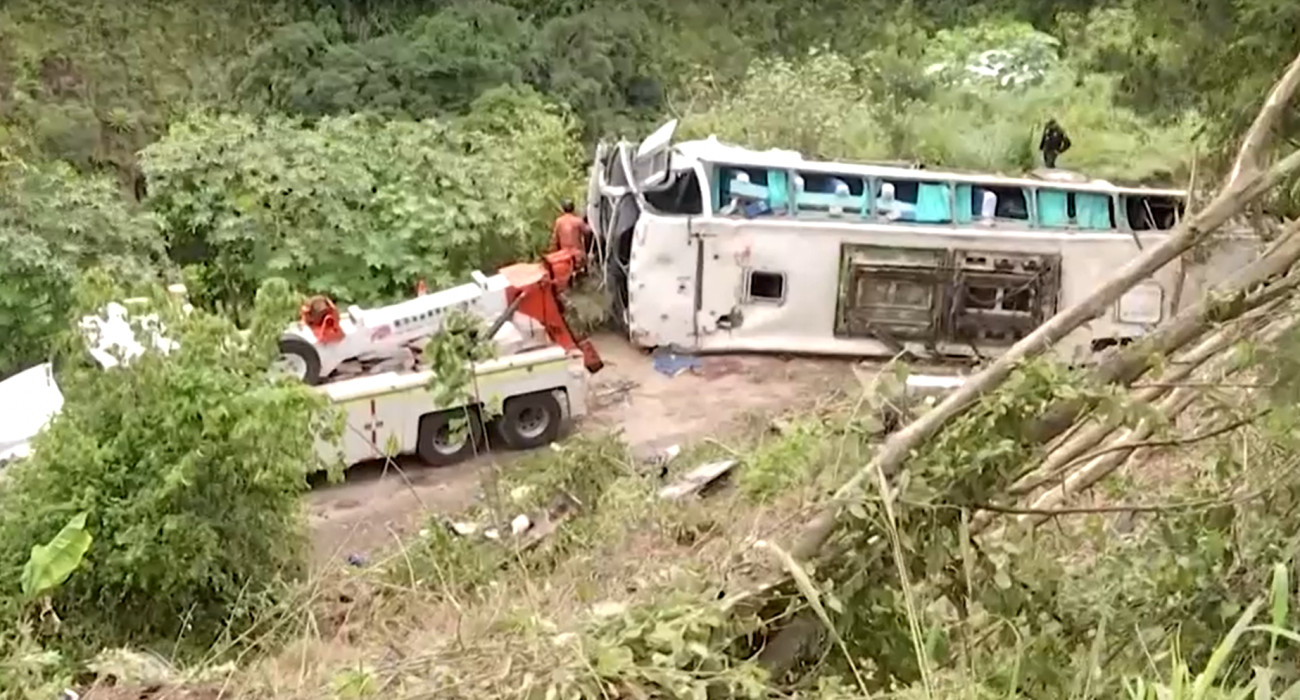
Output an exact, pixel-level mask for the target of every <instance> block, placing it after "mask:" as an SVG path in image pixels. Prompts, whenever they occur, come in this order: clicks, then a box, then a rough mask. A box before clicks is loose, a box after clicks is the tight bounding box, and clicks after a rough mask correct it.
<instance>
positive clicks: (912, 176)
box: [673, 136, 1187, 199]
mask: <svg viewBox="0 0 1300 700" xmlns="http://www.w3.org/2000/svg"><path fill="white" fill-rule="evenodd" d="M673 148H674V150H676V151H677V152H678V153H680V154H681V155H683V156H686V157H687V158H694V159H696V160H700V161H703V162H706V163H715V164H718V165H738V166H756V167H761V168H780V169H797V170H803V171H808V172H818V173H825V174H828V175H835V174H843V175H860V176H875V177H887V178H890V179H897V180H942V181H948V182H959V183H971V184H992V185H1006V186H1011V187H1032V188H1037V189H1061V190H1070V191H1074V192H1104V193H1107V194H1112V193H1114V194H1141V195H1147V196H1157V197H1177V198H1180V199H1181V198H1186V197H1187V192H1186V191H1184V190H1177V189H1162V188H1152V187H1125V186H1120V185H1115V184H1113V183H1110V182H1107V181H1105V180H1096V179H1094V180H1083V181H1070V180H1053V179H1044V178H1035V177H1007V176H1004V175H996V174H992V173H989V174H980V173H961V172H956V171H952V170H929V169H920V168H908V167H902V166H897V165H883V164H864V163H841V162H835V161H818V160H808V159H806V158H804V157H803V154H801V153H799V152H798V151H791V150H785V149H775V148H773V149H768V150H764V151H758V150H753V149H749V148H744V147H741V146H733V145H731V144H727V143H723V142H721V141H719V140H718V139H717V137H716V136H710V137H709V138H707V139H701V140H695V141H683V142H681V143H678V144H676V145H674V147H673Z"/></svg>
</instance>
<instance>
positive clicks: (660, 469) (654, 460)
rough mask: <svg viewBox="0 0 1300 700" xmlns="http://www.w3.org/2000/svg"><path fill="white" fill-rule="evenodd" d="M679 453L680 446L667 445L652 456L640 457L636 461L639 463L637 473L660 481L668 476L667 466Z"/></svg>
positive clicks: (680, 451) (680, 450)
mask: <svg viewBox="0 0 1300 700" xmlns="http://www.w3.org/2000/svg"><path fill="white" fill-rule="evenodd" d="M681 453H682V447H681V445H669V446H668V447H665V448H663V449H662V450H655V451H654V453H653V454H649V455H642V456H640V457H639V458H638V460H637V461H638V462H639V463H640V469H639V471H640V472H641V473H642V474H646V475H654V477H655V478H656V479H662V478H664V477H666V476H668V467H669V465H671V464H672V462H673V460H674V459H677V455H679V454H681Z"/></svg>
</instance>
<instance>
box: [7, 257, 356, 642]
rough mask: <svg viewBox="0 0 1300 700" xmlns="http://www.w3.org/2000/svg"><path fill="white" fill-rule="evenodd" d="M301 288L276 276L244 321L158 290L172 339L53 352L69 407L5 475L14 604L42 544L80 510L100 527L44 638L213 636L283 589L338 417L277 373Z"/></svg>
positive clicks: (12, 607)
mask: <svg viewBox="0 0 1300 700" xmlns="http://www.w3.org/2000/svg"><path fill="white" fill-rule="evenodd" d="M96 279H99V278H98V277H97V278H96ZM92 286H98V287H99V288H101V289H106V288H108V286H109V285H107V284H103V283H102V281H101V282H97V283H95V284H94V285H92V284H89V283H88V284H87V286H86V288H85V289H89V288H91V287H92ZM93 296H94V297H95V298H97V299H104V298H107V297H106V296H103V295H93ZM292 301H293V300H292V295H291V294H289V292H288V289H287V287H286V286H285V285H284V284H283V283H282V282H278V283H275V284H270V285H267V286H266V287H265V288H264V289H263V291H262V292H261V293H259V295H258V304H257V306H256V311H255V314H256V316H255V318H256V322H255V323H254V325H253V327H252V328H251V330H250V331H249V332H248V333H247V334H243V333H241V332H239V331H238V330H237V329H236V328H235V327H234V326H233V325H232V324H231V323H230V322H229V321H227V320H225V319H222V318H219V317H216V316H213V315H210V314H207V313H204V312H202V311H195V312H193V313H191V314H182V313H180V312H179V309H178V308H177V305H176V303H175V301H170V300H166V299H163V298H162V297H161V295H158V296H157V297H156V304H155V306H157V307H159V308H160V309H161V313H160V314H159V315H160V317H161V318H162V319H163V321H164V323H165V324H166V326H167V335H168V336H169V337H171V338H173V339H175V340H176V341H177V342H178V343H179V349H178V350H174V351H173V352H171V353H170V354H167V355H164V354H162V353H160V352H158V351H156V350H151V351H149V352H146V353H145V354H143V355H142V356H140V357H138V358H136V359H135V360H133V361H132V362H131V363H130V365H129V366H128V367H125V368H121V367H119V368H114V369H109V370H103V369H100V368H99V367H98V366H89V363H88V362H85V361H79V359H78V358H77V357H75V356H74V357H69V358H68V360H67V362H66V363H61V364H60V365H59V366H60V373H59V374H60V377H59V381H60V384H61V388H62V390H63V392H64V395H65V404H64V407H63V410H62V412H61V413H60V414H59V415H58V416H57V417H56V418H55V419H54V420H53V422H52V423H51V424H50V425H49V427H48V429H47V430H45V431H44V432H43V433H42V434H41V435H39V436H38V437H37V439H36V441H35V442H34V448H35V450H34V453H33V455H32V456H31V457H30V458H29V459H27V460H25V461H24V462H21V463H18V464H16V465H14V466H12V467H10V469H9V470H8V471H7V473H6V477H7V482H6V484H5V486H4V487H3V489H0V542H3V543H4V548H3V550H0V605H3V608H4V609H5V610H7V611H8V612H10V613H11V614H12V613H14V612H17V611H18V609H19V608H20V607H21V606H22V605H23V601H22V599H21V598H20V596H19V578H20V574H21V572H22V569H23V564H24V563H25V562H26V560H27V558H28V553H29V552H30V550H31V547H32V545H34V544H39V543H44V542H46V541H47V540H49V539H50V537H51V536H52V535H53V534H54V533H56V532H57V531H58V530H59V529H60V528H62V527H63V526H64V524H66V523H67V522H68V519H69V518H70V517H71V516H73V515H75V514H77V513H80V512H82V511H85V512H86V513H87V514H88V517H87V520H86V527H87V530H88V531H89V532H90V533H91V534H92V535H93V537H94V540H93V543H92V544H91V546H90V549H89V550H88V551H87V552H86V555H85V561H84V564H83V565H82V567H81V568H80V569H79V570H77V571H76V572H74V573H73V574H72V576H71V578H69V579H68V581H67V582H66V583H64V584H63V585H62V586H61V587H60V588H59V589H57V591H56V592H54V593H53V595H52V604H53V609H54V610H55V611H56V612H57V613H58V615H60V616H61V617H62V619H63V622H62V624H61V625H60V626H59V627H58V629H57V631H55V632H54V633H53V634H54V638H53V639H51V640H48V641H50V642H51V643H53V644H55V645H56V646H60V647H65V648H70V649H74V650H76V651H78V652H85V651H93V650H95V649H96V648H98V647H100V646H116V645H126V644H147V643H163V642H166V643H176V642H177V641H180V642H182V643H183V644H185V645H187V646H191V647H197V648H207V647H208V645H210V644H211V643H212V642H213V640H214V639H216V638H218V637H219V636H220V635H221V634H222V632H223V631H225V632H227V633H229V634H232V635H237V634H239V633H240V632H241V631H243V630H244V629H247V627H248V626H249V625H250V624H252V623H253V622H254V621H256V620H257V619H258V617H259V614H260V613H262V612H264V611H265V610H266V608H267V606H269V605H271V604H273V603H274V602H275V600H276V598H277V594H278V593H279V592H280V591H281V590H282V589H281V586H280V584H281V582H282V581H284V580H286V579H288V578H290V577H292V576H294V575H295V574H297V573H298V572H299V567H300V566H301V564H302V562H303V546H304V537H303V532H304V530H303V522H302V517H301V504H300V503H299V501H298V495H299V493H300V492H301V491H302V489H303V488H304V486H305V484H306V478H305V477H306V473H307V470H308V469H309V468H310V467H312V466H313V465H314V464H316V460H317V458H316V453H315V447H316V440H317V439H318V438H328V437H329V436H330V431H331V430H332V429H333V428H332V426H330V425H329V424H327V423H326V422H325V421H324V418H325V417H326V415H327V414H326V413H325V412H323V411H322V399H321V398H320V397H319V395H318V394H316V393H315V392H312V391H310V390H309V389H307V388H306V387H304V386H302V385H300V384H296V383H293V382H291V381H290V380H286V379H278V380H273V379H270V378H268V374H267V370H266V368H267V367H268V366H269V362H270V361H271V358H272V357H273V355H274V352H275V341H276V338H277V337H278V332H279V331H280V329H281V327H282V325H283V321H284V318H285V313H284V312H285V311H286V310H287V307H289V305H290V304H292ZM97 306H98V305H96V306H95V307H89V308H96V307H97ZM77 345H78V344H77V343H73V342H69V343H68V346H69V347H77ZM82 347H83V348H84V346H82ZM82 352H84V350H82ZM47 632H48V631H47Z"/></svg>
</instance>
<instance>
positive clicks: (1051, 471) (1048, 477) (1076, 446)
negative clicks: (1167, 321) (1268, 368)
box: [971, 305, 1273, 533]
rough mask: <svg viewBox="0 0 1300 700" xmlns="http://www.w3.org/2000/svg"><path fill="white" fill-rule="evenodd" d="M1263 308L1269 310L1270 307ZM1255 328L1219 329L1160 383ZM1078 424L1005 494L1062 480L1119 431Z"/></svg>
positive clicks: (1178, 377)
mask: <svg viewBox="0 0 1300 700" xmlns="http://www.w3.org/2000/svg"><path fill="white" fill-rule="evenodd" d="M1265 308H1266V309H1271V308H1273V306H1271V305H1270V306H1268V307H1265ZM1252 321H1253V322H1252ZM1259 325H1260V320H1259V319H1257V318H1255V319H1247V320H1245V321H1243V322H1242V323H1239V324H1234V325H1232V326H1230V327H1227V328H1223V329H1221V330H1219V331H1218V332H1216V333H1214V334H1212V335H1211V336H1210V337H1208V338H1206V339H1205V340H1203V341H1202V342H1201V343H1199V344H1198V345H1197V346H1196V347H1195V348H1193V349H1192V350H1191V351H1189V352H1188V353H1187V355H1186V356H1185V357H1183V358H1182V360H1181V361H1180V362H1178V363H1177V364H1174V365H1170V367H1169V368H1168V370H1166V371H1165V372H1164V373H1162V374H1161V380H1162V381H1163V382H1177V381H1182V380H1183V379H1186V378H1187V377H1188V376H1190V375H1191V374H1192V373H1193V372H1194V371H1196V370H1197V369H1198V368H1199V367H1201V366H1202V365H1204V364H1205V363H1206V362H1207V361H1209V360H1211V359H1212V358H1214V357H1215V356H1217V355H1219V354H1220V353H1222V352H1223V351H1225V350H1227V349H1229V348H1230V347H1232V345H1233V344H1234V343H1235V342H1236V341H1238V340H1239V339H1241V338H1242V337H1243V336H1244V335H1246V334H1248V333H1249V332H1251V331H1252V330H1254V329H1256V328H1258V327H1259ZM1169 391H1170V389H1169V388H1168V387H1151V388H1147V389H1142V390H1139V391H1137V392H1135V393H1134V395H1133V397H1132V399H1133V401H1134V402H1135V403H1144V404H1145V403H1153V402H1155V401H1158V400H1160V399H1161V398H1162V397H1163V396H1164V395H1165V394H1167V393H1169ZM1081 425H1082V427H1081V428H1080V430H1078V431H1077V432H1075V433H1074V434H1073V435H1072V436H1071V438H1070V439H1069V440H1068V441H1067V442H1065V443H1062V444H1061V445H1059V446H1058V447H1056V448H1055V449H1053V450H1051V451H1049V452H1048V453H1047V455H1046V456H1045V457H1044V458H1043V461H1042V462H1041V463H1040V464H1039V466H1038V467H1037V468H1036V469H1033V470H1032V471H1029V472H1027V473H1026V474H1025V475H1024V476H1022V477H1021V478H1020V479H1018V480H1017V481H1016V482H1015V483H1013V484H1012V485H1011V488H1010V489H1008V495H1009V496H1011V497H1012V498H1016V497H1021V496H1025V495H1028V494H1030V493H1032V492H1034V491H1036V490H1038V489H1040V488H1042V487H1043V486H1046V485H1047V484H1049V483H1051V482H1053V481H1057V480H1059V479H1061V478H1063V477H1064V475H1065V474H1066V473H1068V472H1069V471H1070V468H1071V467H1073V466H1075V465H1076V464H1077V462H1078V461H1079V460H1080V459H1081V458H1082V457H1083V456H1084V455H1086V453H1087V452H1088V451H1089V450H1091V449H1092V448H1094V447H1095V446H1096V445H1098V444H1100V443H1101V442H1102V441H1103V440H1105V439H1106V438H1107V436H1109V435H1111V434H1112V433H1114V432H1115V431H1116V430H1117V429H1119V428H1120V417H1119V416H1112V417H1108V418H1107V419H1105V420H1102V421H1097V422H1093V423H1088V424H1081ZM996 517H997V514H996V513H994V512H992V511H981V512H979V513H976V514H975V516H974V517H973V518H972V520H971V532H972V533H979V532H981V531H983V530H984V529H985V528H987V527H988V525H989V524H990V523H991V522H992V521H993V520H994V518H996Z"/></svg>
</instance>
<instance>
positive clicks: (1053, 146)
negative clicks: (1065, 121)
mask: <svg viewBox="0 0 1300 700" xmlns="http://www.w3.org/2000/svg"><path fill="white" fill-rule="evenodd" d="M1038 150H1040V151H1042V152H1043V164H1044V165H1046V166H1047V167H1049V168H1055V167H1056V157H1057V156H1059V155H1061V154H1062V153H1065V152H1066V151H1068V150H1070V137H1069V136H1067V135H1066V134H1065V129H1062V128H1061V125H1060V124H1057V123H1056V120H1055V119H1048V120H1047V126H1045V127H1043V137H1042V138H1041V139H1039V140H1038Z"/></svg>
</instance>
